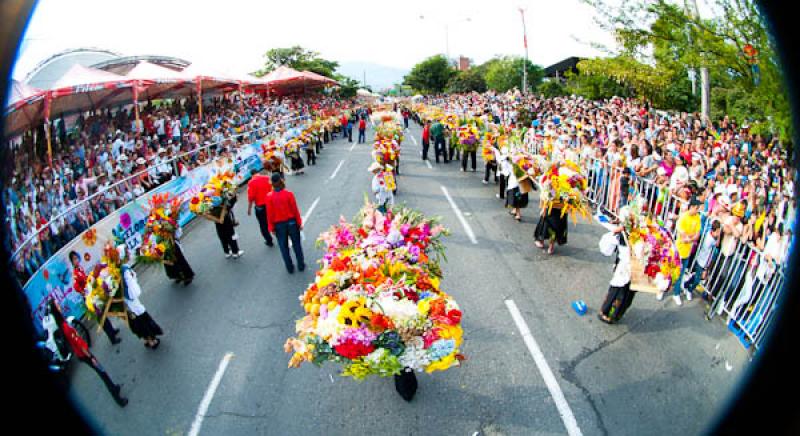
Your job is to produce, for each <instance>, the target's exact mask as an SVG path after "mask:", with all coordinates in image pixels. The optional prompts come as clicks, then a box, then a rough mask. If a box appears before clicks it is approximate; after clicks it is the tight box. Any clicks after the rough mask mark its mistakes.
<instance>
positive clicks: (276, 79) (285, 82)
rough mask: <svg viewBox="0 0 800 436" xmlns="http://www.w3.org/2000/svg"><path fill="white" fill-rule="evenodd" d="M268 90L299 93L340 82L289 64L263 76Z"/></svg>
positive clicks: (281, 93)
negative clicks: (294, 67)
mask: <svg viewBox="0 0 800 436" xmlns="http://www.w3.org/2000/svg"><path fill="white" fill-rule="evenodd" d="M261 80H262V81H263V82H264V85H263V86H264V88H266V90H267V92H269V93H274V94H277V95H287V94H297V93H302V92H305V91H307V90H312V89H318V88H321V87H324V86H327V85H338V84H339V83H338V82H337V81H335V80H333V79H331V78H329V77H325V76H322V75H320V74H317V73H313V72H311V71H297V70H295V69H292V68H289V67H287V66H280V67H278V68H276V69H274V70H272V71H271V72H270V73H269V74H267V75H266V76H264V77H262V78H261Z"/></svg>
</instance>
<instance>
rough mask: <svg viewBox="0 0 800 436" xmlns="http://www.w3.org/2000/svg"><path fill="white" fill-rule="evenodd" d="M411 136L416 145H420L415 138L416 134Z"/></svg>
mask: <svg viewBox="0 0 800 436" xmlns="http://www.w3.org/2000/svg"><path fill="white" fill-rule="evenodd" d="M409 136H411V140H412V141H414V145H419V143H417V138H415V137H414V135H409Z"/></svg>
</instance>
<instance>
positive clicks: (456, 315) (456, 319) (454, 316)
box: [447, 309, 461, 325]
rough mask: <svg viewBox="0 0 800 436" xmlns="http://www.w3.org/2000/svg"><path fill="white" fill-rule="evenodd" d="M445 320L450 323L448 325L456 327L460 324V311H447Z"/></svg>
mask: <svg viewBox="0 0 800 436" xmlns="http://www.w3.org/2000/svg"><path fill="white" fill-rule="evenodd" d="M447 319H449V320H450V322H451V323H452V324H450V325H456V324H458V323H460V322H461V311H460V310H458V309H452V310H450V311H448V312H447Z"/></svg>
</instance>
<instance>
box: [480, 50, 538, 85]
mask: <svg viewBox="0 0 800 436" xmlns="http://www.w3.org/2000/svg"><path fill="white" fill-rule="evenodd" d="M484 65H485V71H486V76H485V77H486V86H487V87H488V88H489V89H491V90H494V91H498V92H505V91H508V90H509V89H512V88H520V89H522V73H523V66H525V68H526V69H527V70H528V87H529V89H534V90H535V89H536V87H537V86H539V84H540V83H541V81H542V78H543V77H544V70H542V68H541V67H539V66H538V65H534V64H533V62H531V61H530V60H528V61H526V60H525V59H523V58H521V57H519V56H502V57H496V58H494V59H491V60H489V61H487V62H486V63H485V64H484Z"/></svg>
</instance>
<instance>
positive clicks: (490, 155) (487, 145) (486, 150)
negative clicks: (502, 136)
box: [481, 130, 499, 162]
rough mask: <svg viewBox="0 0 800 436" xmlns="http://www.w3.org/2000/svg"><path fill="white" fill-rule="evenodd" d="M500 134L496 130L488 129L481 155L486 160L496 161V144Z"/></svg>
mask: <svg viewBox="0 0 800 436" xmlns="http://www.w3.org/2000/svg"><path fill="white" fill-rule="evenodd" d="M498 136H499V135H498V134H497V132H495V131H494V130H488V131H487V132H486V133H485V134H484V135H483V141H481V157H483V161H484V162H492V161H494V144H495V142H496V141H497V137H498Z"/></svg>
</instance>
